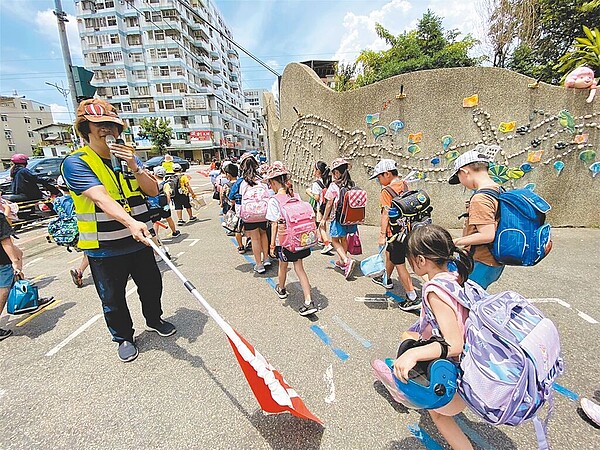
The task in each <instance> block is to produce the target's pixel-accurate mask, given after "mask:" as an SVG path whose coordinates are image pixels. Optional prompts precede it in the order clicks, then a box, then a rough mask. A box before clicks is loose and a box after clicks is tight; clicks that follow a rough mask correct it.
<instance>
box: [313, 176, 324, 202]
mask: <svg viewBox="0 0 600 450" xmlns="http://www.w3.org/2000/svg"><path fill="white" fill-rule="evenodd" d="M310 192H311V193H312V194H313V195H314V196H316V197H317V198H318V200H317V208H320V207H321V205H322V204H323V200H324V198H323V188H322V187H321V185H320V184H319V182H318V181H315V182H314V183H313V184H312V187H311V188H310Z"/></svg>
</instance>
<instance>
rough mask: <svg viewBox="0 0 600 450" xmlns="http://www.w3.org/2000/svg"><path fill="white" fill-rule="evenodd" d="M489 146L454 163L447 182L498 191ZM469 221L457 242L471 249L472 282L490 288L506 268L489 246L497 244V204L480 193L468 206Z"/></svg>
mask: <svg viewBox="0 0 600 450" xmlns="http://www.w3.org/2000/svg"><path fill="white" fill-rule="evenodd" d="M488 149H489V147H488V146H486V145H483V144H479V145H477V146H476V147H475V148H474V149H473V150H470V151H468V152H466V153H463V154H462V155H461V156H459V157H458V158H457V159H456V160H455V161H454V171H453V173H452V175H451V176H450V179H449V180H448V182H449V183H450V184H459V183H460V184H462V185H463V186H464V187H466V188H467V189H472V190H475V191H477V190H479V189H494V190H496V191H499V189H500V187H499V186H498V184H496V183H494V181H493V180H492V179H491V178H490V176H489V174H488V169H489V163H490V160H489V157H488V156H487V155H486V154H485V152H486V150H488ZM466 209H467V218H466V220H465V224H464V227H463V235H462V237H460V238H456V239H454V243H455V244H456V245H458V246H459V247H466V248H467V249H469V251H470V253H471V254H472V256H473V260H474V261H475V266H474V268H473V272H472V273H471V275H470V277H469V279H471V280H473V281H475V282H476V283H477V284H479V285H480V286H481V287H482V288H484V289H487V288H488V286H489V285H490V284H492V283H493V282H495V281H497V280H498V278H500V275H502V272H503V271H504V265H502V264H500V263H498V262H497V261H496V260H495V259H494V257H493V256H492V254H491V252H490V249H489V247H488V245H489V244H490V243H492V242H494V238H495V236H496V228H497V226H498V222H497V219H496V213H497V211H498V201H497V200H496V199H494V198H492V197H491V196H489V195H486V194H483V193H479V194H478V193H477V192H475V194H474V195H473V196H472V197H471V200H470V201H468V202H467V203H466Z"/></svg>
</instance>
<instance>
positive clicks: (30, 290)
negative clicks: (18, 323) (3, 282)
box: [6, 280, 40, 314]
mask: <svg viewBox="0 0 600 450" xmlns="http://www.w3.org/2000/svg"><path fill="white" fill-rule="evenodd" d="M39 300H40V296H39V294H38V288H37V287H36V286H34V285H32V284H31V283H30V282H29V281H27V280H15V282H14V284H13V285H12V287H11V288H10V292H9V293H8V301H7V304H6V310H7V311H8V313H9V314H25V313H28V312H32V311H35V310H36V309H38V308H39V307H40V302H39Z"/></svg>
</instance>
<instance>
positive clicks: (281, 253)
mask: <svg viewBox="0 0 600 450" xmlns="http://www.w3.org/2000/svg"><path fill="white" fill-rule="evenodd" d="M265 178H266V179H267V182H268V183H269V185H270V187H271V189H273V191H275V195H274V196H273V197H271V198H270V199H269V205H268V209H267V220H269V221H270V222H271V245H270V247H269V248H270V251H271V252H270V253H271V256H272V257H274V258H275V257H277V258H278V259H279V273H278V284H277V285H276V286H275V292H276V293H277V295H278V296H279V298H280V299H282V300H283V299H286V298H287V297H288V292H287V290H286V289H285V280H286V278H287V270H288V265H289V263H293V265H294V271H295V272H296V275H297V276H298V279H299V280H300V286H302V293H303V294H304V305H302V306H301V307H300V310H299V311H298V312H299V313H300V315H301V316H308V315H309V314H314V313H316V312H317V307H316V306H315V304H314V303H313V301H312V299H311V296H310V282H309V281H308V276H307V275H306V271H305V270H304V265H303V263H302V260H303V259H304V258H306V257H308V256H310V248H306V249H304V250H300V251H299V252H292V251H290V250H288V249H287V248H284V247H282V246H281V244H280V242H279V237H278V228H279V227H280V226H285V223H282V220H283V215H282V213H281V208H282V207H281V203H280V202H281V198H283V199H285V198H286V197H294V189H293V187H292V183H291V181H290V180H289V172H288V170H287V169H286V168H285V167H284V165H283V163H282V162H281V161H275V162H274V163H273V165H272V166H271V167H270V169H269V171H268V172H267V173H266V175H265Z"/></svg>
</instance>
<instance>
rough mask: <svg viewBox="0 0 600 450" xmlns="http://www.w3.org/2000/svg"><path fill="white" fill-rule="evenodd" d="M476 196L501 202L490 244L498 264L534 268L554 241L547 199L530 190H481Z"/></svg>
mask: <svg viewBox="0 0 600 450" xmlns="http://www.w3.org/2000/svg"><path fill="white" fill-rule="evenodd" d="M476 194H486V195H489V196H490V197H492V198H494V199H496V200H498V212H497V214H496V217H499V221H498V228H497V229H496V237H495V238H494V242H492V243H491V244H490V251H491V253H492V256H493V257H494V258H495V259H496V261H498V262H499V263H501V264H506V265H508V266H533V265H535V264H537V263H539V262H540V261H541V260H542V259H544V257H545V256H546V255H547V254H548V253H550V250H551V249H552V239H551V236H550V224H547V223H546V213H547V212H548V211H550V205H549V204H548V203H547V202H546V200H544V199H543V198H542V197H540V196H539V195H538V194H536V193H535V192H533V191H530V190H529V189H513V190H511V191H506V190H504V189H503V188H500V192H497V191H495V190H494V189H480V190H478V191H477V192H476Z"/></svg>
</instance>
